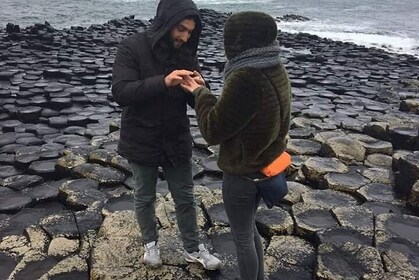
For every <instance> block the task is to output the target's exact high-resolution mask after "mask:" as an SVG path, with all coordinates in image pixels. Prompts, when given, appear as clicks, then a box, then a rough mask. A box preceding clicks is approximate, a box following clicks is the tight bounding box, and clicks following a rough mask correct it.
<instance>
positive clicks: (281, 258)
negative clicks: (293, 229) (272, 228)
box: [265, 236, 316, 279]
mask: <svg viewBox="0 0 419 280" xmlns="http://www.w3.org/2000/svg"><path fill="white" fill-rule="evenodd" d="M265 260H266V264H267V265H266V266H265V270H266V272H265V274H266V275H267V276H268V279H312V275H313V273H314V269H315V266H316V253H315V249H314V247H313V245H311V244H310V243H309V242H307V241H305V240H303V239H301V238H298V237H294V236H274V237H273V238H272V240H271V242H270V244H269V246H268V248H267V250H266V255H265Z"/></svg>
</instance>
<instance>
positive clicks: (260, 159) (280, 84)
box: [194, 64, 291, 175]
mask: <svg viewBox="0 0 419 280" xmlns="http://www.w3.org/2000/svg"><path fill="white" fill-rule="evenodd" d="M194 94H195V110H196V116H197V119H198V125H199V128H200V130H201V134H202V136H203V137H204V139H205V140H206V141H207V142H208V144H210V145H217V144H220V154H219V158H218V166H219V167H220V169H221V170H223V171H224V172H226V173H230V174H239V175H243V174H248V173H253V172H256V171H259V170H261V169H262V168H263V167H265V166H266V165H268V164H269V163H271V162H272V161H273V160H274V159H275V158H276V157H277V156H278V155H279V154H281V153H282V152H283V151H284V150H285V148H286V139H285V137H286V135H287V133H288V130H289V125H290V111H291V86H290V82H289V79H288V75H287V73H286V70H285V68H284V66H283V65H282V64H279V65H277V66H274V67H270V68H264V69H256V68H250V67H246V68H241V69H238V70H235V71H233V72H232V73H231V74H230V75H229V76H228V78H227V80H226V81H225V84H224V89H223V92H222V94H221V96H220V98H219V99H218V100H217V98H216V97H215V96H214V95H212V94H211V92H210V91H209V90H208V89H207V88H204V87H200V88H198V89H196V90H195V91H194Z"/></svg>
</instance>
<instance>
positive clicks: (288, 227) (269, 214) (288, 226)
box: [256, 207, 294, 238]
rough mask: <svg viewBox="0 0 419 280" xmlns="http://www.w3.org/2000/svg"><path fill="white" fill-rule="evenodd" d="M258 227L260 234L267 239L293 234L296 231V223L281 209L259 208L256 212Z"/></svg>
mask: <svg viewBox="0 0 419 280" xmlns="http://www.w3.org/2000/svg"><path fill="white" fill-rule="evenodd" d="M256 225H257V227H258V230H259V232H260V234H261V235H262V236H264V237H266V238H271V237H272V236H274V235H285V234H292V233H293V231H294V221H293V220H292V218H291V215H290V214H288V212H287V211H285V210H282V209H281V208H279V207H273V208H272V209H268V208H266V207H259V209H258V211H257V212H256Z"/></svg>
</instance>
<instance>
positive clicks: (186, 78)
mask: <svg viewBox="0 0 419 280" xmlns="http://www.w3.org/2000/svg"><path fill="white" fill-rule="evenodd" d="M164 83H165V85H166V87H174V86H178V85H180V86H181V87H182V88H183V89H184V90H185V91H187V92H190V93H192V92H193V91H194V90H195V89H197V88H198V87H201V86H205V81H204V79H203V78H202V76H201V74H199V72H198V71H189V70H174V71H173V72H171V73H170V74H169V75H167V76H166V77H164Z"/></svg>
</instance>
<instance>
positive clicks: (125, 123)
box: [112, 0, 221, 270]
mask: <svg viewBox="0 0 419 280" xmlns="http://www.w3.org/2000/svg"><path fill="white" fill-rule="evenodd" d="M201 30H202V23H201V18H200V14H199V11H198V9H197V7H196V5H195V4H194V3H193V2H192V1H191V0H177V1H173V0H161V1H160V3H159V5H158V7H157V14H156V17H155V18H154V20H153V23H152V25H151V26H150V28H149V29H148V30H147V31H146V32H143V33H138V34H135V35H133V36H130V37H128V38H126V39H124V40H122V42H121V43H120V45H119V48H118V52H117V55H116V58H115V62H114V68H113V78H112V94H113V96H114V98H115V100H116V102H117V103H118V104H119V105H121V106H122V107H123V112H122V121H121V134H120V141H119V144H118V152H119V153H120V154H121V155H122V156H123V157H125V158H127V159H128V160H129V162H130V164H131V167H132V171H133V176H134V180H135V186H134V207H135V214H136V218H137V221H138V223H139V225H140V228H141V234H142V240H143V242H144V249H145V253H144V262H145V263H146V264H147V265H149V266H159V265H161V263H162V261H161V258H160V251H159V247H158V244H157V239H158V233H157V228H156V218H155V206H154V205H155V200H156V182H157V176H158V167H159V166H161V167H162V169H163V172H164V176H165V178H166V180H167V182H168V185H169V190H170V192H171V194H172V197H173V200H174V202H175V208H176V218H177V222H178V226H179V230H180V233H181V238H182V241H183V245H184V249H185V259H186V260H187V261H189V262H200V263H202V264H203V266H204V267H205V268H206V269H210V270H214V269H218V268H219V267H220V265H221V262H220V260H219V259H217V258H216V257H214V256H212V255H211V254H210V253H209V252H208V251H207V249H206V248H205V247H204V246H203V244H199V241H198V227H197V221H196V210H195V202H194V196H193V181H192V168H191V162H190V159H191V156H192V142H191V137H190V131H189V118H188V116H187V114H186V105H187V104H189V105H190V106H191V107H193V106H194V104H195V103H194V98H193V96H191V95H190V94H187V93H186V92H185V91H183V89H182V88H181V87H180V86H179V85H180V84H181V83H182V81H183V79H184V77H185V76H193V77H194V79H195V81H197V82H198V83H199V84H201V85H205V83H204V80H203V79H202V77H201V75H200V74H199V71H200V68H199V63H198V59H197V55H196V53H197V48H198V41H199V36H200V34H201Z"/></svg>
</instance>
